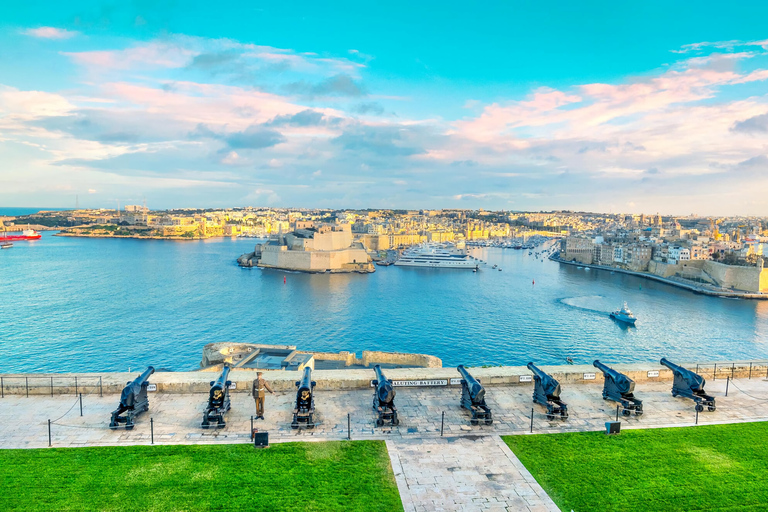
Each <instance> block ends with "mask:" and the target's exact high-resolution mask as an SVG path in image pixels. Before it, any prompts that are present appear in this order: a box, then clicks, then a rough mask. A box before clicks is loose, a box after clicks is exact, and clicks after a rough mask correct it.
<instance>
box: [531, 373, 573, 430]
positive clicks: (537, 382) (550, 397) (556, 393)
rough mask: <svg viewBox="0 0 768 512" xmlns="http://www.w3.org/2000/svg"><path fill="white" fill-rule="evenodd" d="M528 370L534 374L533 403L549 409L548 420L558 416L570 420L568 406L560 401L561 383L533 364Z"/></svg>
mask: <svg viewBox="0 0 768 512" xmlns="http://www.w3.org/2000/svg"><path fill="white" fill-rule="evenodd" d="M528 369H529V370H531V371H532V372H533V381H534V385H533V401H534V402H535V403H537V404H539V405H543V406H544V407H546V408H547V419H548V420H553V419H555V417H556V416H558V415H559V416H560V419H561V420H565V419H568V404H566V403H565V402H563V401H562V400H560V383H559V382H557V380H555V379H554V378H552V377H551V376H550V375H547V374H546V373H544V372H543V371H541V370H539V369H538V368H537V367H536V365H535V364H533V363H528Z"/></svg>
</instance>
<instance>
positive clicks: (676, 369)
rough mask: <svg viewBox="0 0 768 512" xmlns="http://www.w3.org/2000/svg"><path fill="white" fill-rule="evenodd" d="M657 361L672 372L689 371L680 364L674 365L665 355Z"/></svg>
mask: <svg viewBox="0 0 768 512" xmlns="http://www.w3.org/2000/svg"><path fill="white" fill-rule="evenodd" d="M659 362H660V363H661V364H663V365H664V366H666V367H667V368H669V369H670V370H672V371H673V372H680V373H684V372H687V371H689V370H686V369H685V368H683V367H682V366H678V365H676V364H675V363H673V362H672V361H670V360H669V359H667V358H666V357H662V358H661V361H659Z"/></svg>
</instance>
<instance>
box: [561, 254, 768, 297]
mask: <svg viewBox="0 0 768 512" xmlns="http://www.w3.org/2000/svg"><path fill="white" fill-rule="evenodd" d="M549 259H550V260H552V261H556V262H558V263H563V264H565V265H574V266H579V267H585V268H586V267H589V268H590V269H595V270H607V271H609V272H619V273H621V274H628V275H631V276H637V277H644V278H646V279H651V280H652V281H658V282H660V283H664V284H669V285H672V286H676V287H678V288H682V289H683V290H688V291H690V292H693V293H696V294H699V295H709V296H710V297H721V298H738V299H752V300H768V294H764V293H750V292H737V291H716V290H708V289H706V288H702V287H700V286H696V285H694V284H688V283H681V282H679V281H674V280H671V279H667V278H665V277H661V276H657V275H654V274H649V273H647V272H635V271H633V270H624V269H621V268H615V267H607V266H605V265H590V264H584V263H579V262H574V261H565V260H562V259H560V258H557V257H555V256H554V255H553V256H550V257H549Z"/></svg>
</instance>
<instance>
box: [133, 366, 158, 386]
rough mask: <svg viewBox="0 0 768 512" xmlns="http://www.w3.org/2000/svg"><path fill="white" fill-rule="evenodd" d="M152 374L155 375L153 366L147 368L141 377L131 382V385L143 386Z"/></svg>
mask: <svg viewBox="0 0 768 512" xmlns="http://www.w3.org/2000/svg"><path fill="white" fill-rule="evenodd" d="M153 373H155V367H154V366H147V369H146V370H144V372H143V373H142V374H141V375H139V376H138V377H136V378H135V379H134V380H133V383H134V384H138V385H142V384H144V383H145V382H146V381H147V379H149V376H150V375H152V374H153Z"/></svg>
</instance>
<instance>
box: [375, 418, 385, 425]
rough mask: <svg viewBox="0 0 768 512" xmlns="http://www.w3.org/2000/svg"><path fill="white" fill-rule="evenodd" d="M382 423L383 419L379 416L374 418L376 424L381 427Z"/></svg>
mask: <svg viewBox="0 0 768 512" xmlns="http://www.w3.org/2000/svg"><path fill="white" fill-rule="evenodd" d="M382 425H384V420H383V419H381V418H378V419H376V426H377V427H381V426H382Z"/></svg>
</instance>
